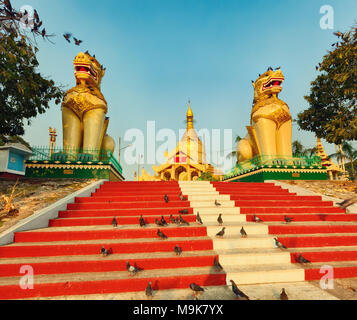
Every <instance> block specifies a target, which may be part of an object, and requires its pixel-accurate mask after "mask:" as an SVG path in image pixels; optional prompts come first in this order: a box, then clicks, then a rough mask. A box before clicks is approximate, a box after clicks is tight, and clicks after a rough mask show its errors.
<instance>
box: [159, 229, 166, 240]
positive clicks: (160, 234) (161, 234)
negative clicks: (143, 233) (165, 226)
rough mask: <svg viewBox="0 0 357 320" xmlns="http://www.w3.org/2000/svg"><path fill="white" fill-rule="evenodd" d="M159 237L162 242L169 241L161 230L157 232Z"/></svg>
mask: <svg viewBox="0 0 357 320" xmlns="http://www.w3.org/2000/svg"><path fill="white" fill-rule="evenodd" d="M157 235H158V237H159V238H160V239H162V240H165V239H167V235H165V234H163V233H162V232H161V230H160V229H158V230H157Z"/></svg>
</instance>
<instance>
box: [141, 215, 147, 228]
mask: <svg viewBox="0 0 357 320" xmlns="http://www.w3.org/2000/svg"><path fill="white" fill-rule="evenodd" d="M145 226H146V223H145V220H144V218H143V216H140V227H145Z"/></svg>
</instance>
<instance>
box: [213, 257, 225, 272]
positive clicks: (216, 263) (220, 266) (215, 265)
mask: <svg viewBox="0 0 357 320" xmlns="http://www.w3.org/2000/svg"><path fill="white" fill-rule="evenodd" d="M213 266H214V267H215V268H216V270H217V271H222V270H223V267H222V265H221V264H220V263H219V261H218V260H217V257H214V261H213Z"/></svg>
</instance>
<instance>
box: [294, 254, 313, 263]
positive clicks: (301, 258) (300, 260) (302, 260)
mask: <svg viewBox="0 0 357 320" xmlns="http://www.w3.org/2000/svg"><path fill="white" fill-rule="evenodd" d="M297 261H298V262H299V263H311V261H309V260H307V259H305V258H304V257H303V256H302V255H301V253H299V256H298V259H297Z"/></svg>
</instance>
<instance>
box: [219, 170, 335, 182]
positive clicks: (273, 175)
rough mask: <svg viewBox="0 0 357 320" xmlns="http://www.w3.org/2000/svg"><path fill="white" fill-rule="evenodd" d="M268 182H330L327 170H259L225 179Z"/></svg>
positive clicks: (230, 180)
mask: <svg viewBox="0 0 357 320" xmlns="http://www.w3.org/2000/svg"><path fill="white" fill-rule="evenodd" d="M267 180H328V176H327V171H326V169H322V168H321V169H286V168H259V169H256V170H252V171H250V172H246V173H243V174H240V175H236V176H233V177H227V178H226V179H224V181H226V182H264V181H267Z"/></svg>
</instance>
